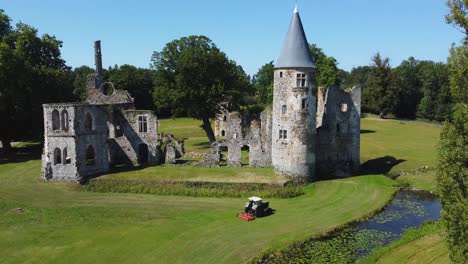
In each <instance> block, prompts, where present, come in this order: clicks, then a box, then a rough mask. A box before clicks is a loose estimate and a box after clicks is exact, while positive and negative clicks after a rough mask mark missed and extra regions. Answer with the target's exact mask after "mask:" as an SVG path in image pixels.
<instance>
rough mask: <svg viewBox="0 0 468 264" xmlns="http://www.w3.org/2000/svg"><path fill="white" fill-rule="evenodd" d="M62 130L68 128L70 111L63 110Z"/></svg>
mask: <svg viewBox="0 0 468 264" xmlns="http://www.w3.org/2000/svg"><path fill="white" fill-rule="evenodd" d="M62 130H68V112H67V110H62Z"/></svg>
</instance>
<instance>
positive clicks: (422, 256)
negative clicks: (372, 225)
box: [358, 222, 450, 264]
mask: <svg viewBox="0 0 468 264" xmlns="http://www.w3.org/2000/svg"><path fill="white" fill-rule="evenodd" d="M358 263H359V264H367V263H379V264H386V263H421V264H425V263H437V264H439V263H440V264H444V263H450V261H449V256H448V246H447V243H446V241H445V238H444V227H443V224H442V223H441V222H436V223H427V224H425V225H423V226H421V227H420V228H419V229H408V230H407V231H406V232H405V234H404V235H403V236H402V237H401V238H400V239H399V240H397V241H395V242H393V243H392V244H390V245H389V246H387V247H384V248H380V249H376V250H374V251H373V252H371V254H369V255H368V256H366V257H364V258H363V259H361V260H360V261H359V262H358Z"/></svg>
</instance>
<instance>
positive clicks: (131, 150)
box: [42, 41, 172, 181]
mask: <svg viewBox="0 0 468 264" xmlns="http://www.w3.org/2000/svg"><path fill="white" fill-rule="evenodd" d="M95 62H96V73H95V74H91V75H89V76H88V77H87V84H86V89H87V95H88V96H87V99H86V101H85V102H83V103H58V104H45V105H43V110H44V135H45V142H44V150H43V154H42V177H43V178H44V179H46V180H59V181H83V180H86V179H87V178H88V177H90V176H93V175H98V174H102V173H106V172H108V171H109V169H110V167H111V166H112V165H115V164H133V165H156V164H158V163H160V161H161V160H163V159H162V158H161V156H162V154H161V151H160V148H159V143H158V120H157V118H156V116H155V115H154V114H153V112H152V111H149V110H135V106H134V102H133V98H132V97H131V96H130V95H129V94H128V93H127V91H124V90H116V89H114V87H113V85H112V83H106V82H104V81H103V77H102V62H101V45H100V42H99V41H96V42H95ZM170 146H172V145H170Z"/></svg>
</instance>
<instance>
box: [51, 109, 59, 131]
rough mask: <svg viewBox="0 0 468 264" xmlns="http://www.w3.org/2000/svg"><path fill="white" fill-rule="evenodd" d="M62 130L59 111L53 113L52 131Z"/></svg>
mask: <svg viewBox="0 0 468 264" xmlns="http://www.w3.org/2000/svg"><path fill="white" fill-rule="evenodd" d="M59 129H60V114H59V111H58V110H57V109H54V110H53V111H52V130H59Z"/></svg>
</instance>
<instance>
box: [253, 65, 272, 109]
mask: <svg viewBox="0 0 468 264" xmlns="http://www.w3.org/2000/svg"><path fill="white" fill-rule="evenodd" d="M274 67H275V66H274V65H273V61H271V62H269V63H266V64H265V65H263V66H262V67H261V68H260V70H258V72H257V73H256V74H255V75H254V76H253V79H252V83H253V87H254V89H255V91H256V92H257V100H258V103H260V104H265V105H269V104H271V103H272V102H273V78H274Z"/></svg>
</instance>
